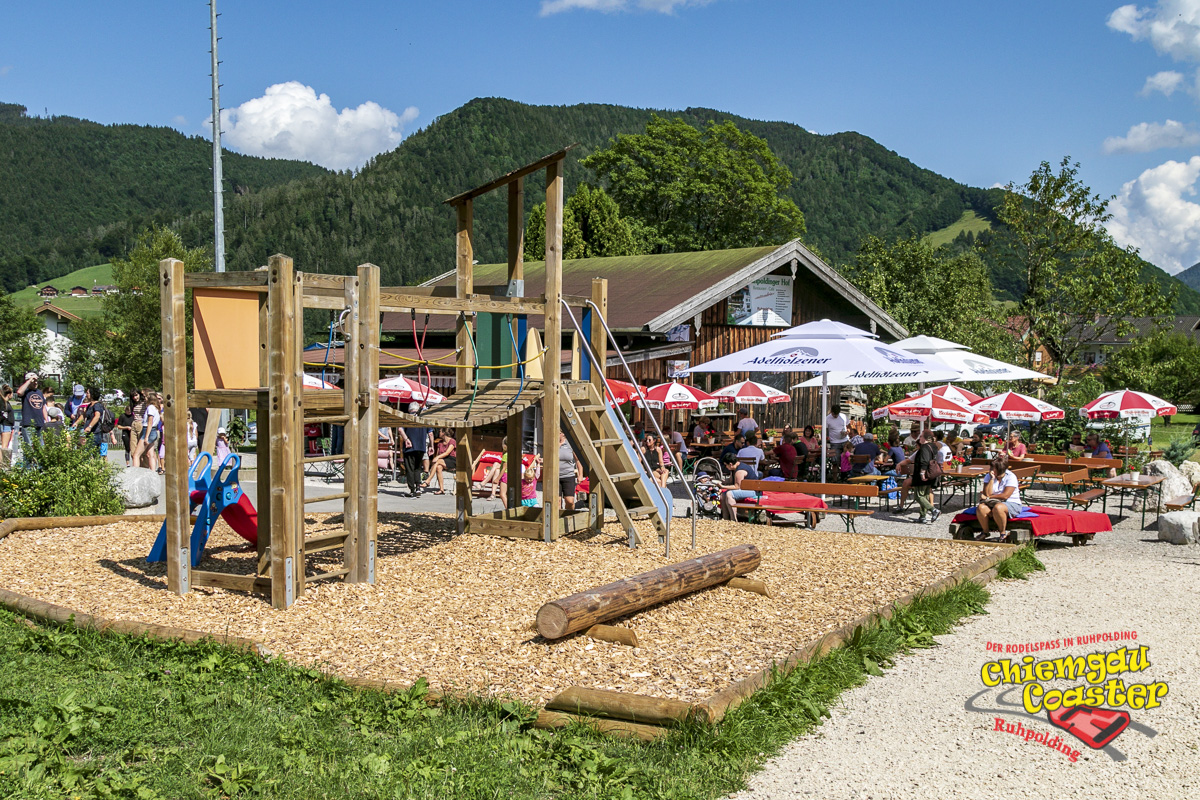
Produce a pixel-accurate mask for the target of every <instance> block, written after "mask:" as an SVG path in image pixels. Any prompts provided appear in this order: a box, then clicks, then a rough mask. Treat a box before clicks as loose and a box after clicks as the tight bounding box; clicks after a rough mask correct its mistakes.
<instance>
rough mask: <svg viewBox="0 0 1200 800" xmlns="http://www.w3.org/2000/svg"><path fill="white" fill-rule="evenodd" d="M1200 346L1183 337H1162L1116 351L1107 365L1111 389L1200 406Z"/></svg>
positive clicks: (1107, 385) (1135, 343) (1166, 334)
mask: <svg viewBox="0 0 1200 800" xmlns="http://www.w3.org/2000/svg"><path fill="white" fill-rule="evenodd" d="M1197 375H1200V344H1197V343H1196V342H1195V341H1194V340H1193V339H1192V338H1191V337H1189V336H1187V335H1185V334H1182V333H1160V334H1158V335H1156V336H1151V337H1149V338H1146V339H1142V340H1140V341H1137V342H1134V343H1133V344H1131V345H1129V346H1128V347H1123V348H1121V349H1120V350H1117V351H1116V352H1115V353H1113V354H1112V356H1110V357H1109V359H1108V361H1107V363H1106V364H1105V365H1104V370H1103V376H1104V383H1105V386H1106V387H1107V388H1109V389H1136V390H1138V391H1143V392H1149V393H1150V394H1153V395H1156V396H1158V397H1161V398H1163V399H1164V400H1167V401H1170V402H1171V403H1174V404H1176V405H1180V404H1190V405H1196V404H1200V382H1198V381H1197V380H1196V376H1197Z"/></svg>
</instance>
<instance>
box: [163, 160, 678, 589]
mask: <svg viewBox="0 0 1200 800" xmlns="http://www.w3.org/2000/svg"><path fill="white" fill-rule="evenodd" d="M569 149H570V148H566V149H563V150H560V151H558V152H555V153H552V154H550V155H548V156H546V157H545V158H542V159H539V160H538V161H535V162H533V163H531V164H528V165H526V166H524V167H522V168H520V169H517V170H514V171H513V172H510V173H508V174H506V175H504V176H502V177H500V178H497V179H496V180H494V181H491V182H489V183H487V184H484V185H483V186H480V187H477V188H475V189H472V190H470V191H467V192H464V193H462V194H459V195H456V196H455V197H452V198H450V199H449V200H447V201H446V202H447V204H449V205H451V206H452V207H453V208H454V209H455V212H456V216H457V236H456V274H457V280H456V285H455V286H454V287H453V291H452V292H451V291H450V287H446V288H444V289H443V288H438V287H432V288H431V287H418V286H401V287H385V288H381V287H380V285H379V280H380V279H379V268H378V267H376V266H374V265H372V264H364V265H362V266H359V267H358V269H357V272H356V274H353V275H328V274H315V273H305V272H301V271H299V270H296V269H295V268H294V265H293V263H292V260H291V259H290V258H288V257H287V256H283V255H276V256H272V257H271V259H270V262H269V264H268V266H267V267H265V268H260V269H259V270H255V271H252V272H226V273H203V274H201V273H185V270H184V264H183V263H182V262H181V261H178V260H175V259H167V260H164V261H162V262H161V263H160V265H159V272H160V279H161V280H160V289H161V300H162V319H163V325H162V345H163V396H164V410H163V418H164V425H165V426H166V427H167V429H168V430H170V431H181V430H184V429H185V428H186V414H187V409H188V408H189V407H210V408H228V409H247V410H255V411H256V413H257V420H258V440H257V456H258V474H259V487H260V490H259V495H258V503H259V508H258V531H259V535H258V544H257V547H258V569H257V572H256V574H254V575H231V574H227V573H218V572H208V571H203V570H199V569H192V568H190V561H189V558H188V548H189V541H188V531H189V529H190V525H189V517H190V507H189V501H190V498H189V495H188V482H187V474H188V455H187V443H186V440H185V438H184V437H182V436H168V437H167V442H166V463H165V468H166V474H167V491H166V545H167V546H166V557H167V581H168V588H169V589H170V590H171V591H173V592H176V593H179V594H186V593H187V592H188V591H189V590H190V589H191V588H192V587H197V586H214V587H221V588H225V589H236V590H244V591H267V592H269V593H270V595H271V603H272V605H274V606H275V607H276V608H288V607H290V606H291V605H292V604H293V603H294V602H295V601H296V599H297V598H299V597H301V596H303V594H304V592H305V586H306V585H308V584H311V583H314V582H316V581H323V580H343V581H346V582H349V583H364V582H365V583H374V582H375V574H376V570H375V559H376V537H377V503H378V473H377V470H376V437H377V429H378V428H379V427H381V426H382V427H404V426H436V427H444V428H452V429H455V431H456V436H455V438H456V439H457V441H458V451H457V462H458V465H459V467H458V469H457V471H456V479H455V482H456V485H455V503H456V522H457V530H458V532H459V533H460V534H463V533H480V534H492V535H500V536H510V537H519V538H526V539H538V538H541V539H543V540H544V541H546V542H551V541H554V540H555V539H557V538H558V537H560V536H562V535H564V534H567V533H573V532H577V531H582V530H598V529H599V527H600V526H601V525H602V524H603V520H604V509H605V507H606V505H607V506H609V507H611V508H612V509H613V510H614V511H615V513H616V515H617V518H618V520H619V521H620V523H621V525H622V527H623V528H624V529H625V531H626V532H627V534H628V536H629V543H630V545H631V546H636V545H637V544H638V543H639V541H640V538H639V535H638V532H637V528H636V526H635V524H634V521H633V520H634V518H635V517H639V516H646V517H649V519H650V522H651V524H652V525H653V527H654V529H655V531H656V532H657V533H658V535H659V538H660V540H663V541H665V542H666V543H667V546H668V548H669V527H668V526H669V524H670V521H669V520H670V500H669V498H668V497H667V496H666V495H665V494H664V493H662V492H659V490H658V489H657V488H656V487H653V481H651V480H649V479H648V477H647V474H646V465H645V463H644V461H640V460H639V458H640V456H639V453H638V451H637V450H636V445H635V444H634V443H633V441H632V436H631V434H630V432H629V431H628V429H627V428H625V427H624V423H623V418H621V417H620V415H619V414H618V413H616V412H614V411H612V410H611V408H610V407H609V404H608V403H607V402H605V400H604V398H605V395H606V382H605V379H604V368H605V364H606V361H607V353H608V342H609V335H610V334H609V332H608V329H607V324H606V321H605V320H606V316H607V313H606V312H607V282H606V281H604V280H596V281H593V284H592V293H591V295H590V296H569V295H564V294H563V292H562V211H563V174H562V171H563V164H564V157H565V155H566V152H567V150H569ZM541 170H545V174H546V290H545V294H544V295H542V296H540V297H525V296H523V294H524V292H523V289H524V265H523V255H522V254H523V250H524V220H523V203H524V179H525V177H526V176H528V175H530V174H532V173H535V172H538V171H541ZM499 189H505V190H506V192H507V199H508V282H507V284H506V285H501V286H475V284H474V280H473V260H474V247H473V237H474V231H473V207H474V201H475V199H476V198H478V197H480V196H481V195H484V194H487V193H489V192H492V191H495V190H499ZM188 290H191V292H192V295H193V297H192V302H193V312H194V313H193V333H194V337H193V339H194V348H195V353H194V363H195V370H194V373H195V377H194V384H195V385H194V389H193V390H192V391H191V392H189V391H188V390H187V387H188V374H187V345H186V342H187V337H186V333H187V331H186V319H187V295H186V292H187V291H188ZM306 308H317V309H329V310H334V311H339V312H342V321H341V323H340V324H341V326H342V333H343V335H344V337H345V339H346V347H345V352H346V357H345V364H344V373H343V382H342V388H341V389H312V388H307V387H305V386H304V385H303V358H302V349H303V346H304V342H303V317H304V309H306ZM564 308H565V309H566V310H567V313H568V315H569V316H570V318H571V319H572V320H575V315H574V312H572V311H571V309H573V308H577V309H579V310H580V311H581V312H582V314H581V316H582V320H583V321H582V325H578V323H577V336H576V341H578V340H579V339H584V340H585V341H583V342H582V343H581V344H580V346H579V348H578V352H577V355H576V360H577V362H578V363H580V364H581V368H580V377H581V380H578V381H572V380H562V378H561V363H562V349H563V348H562V339H563V310H564ZM388 311H391V312H410V313H413V314H415V313H417V312H424V313H427V314H454V315H457V356H456V363H455V374H456V387H457V388H456V391H455V393H454V394H453V395H452V396H450V397H448V398H446V400H445V402H442V403H439V404H437V405H436V406H435V407H432V408H430V409H428V410H425V411H423V412H422V413H418V414H408V413H405V412H402V411H400V410H399V409H397V408H392V407H389V406H387V405H386V404H384V403H381V402H380V399H379V387H378V384H379V346H380V345H379V336H380V315H381V313H382V312H388ZM537 316H540V317H542V318H543V330H542V334H541V337H540V338H541V341H542V342H543V343H544V346H542V347H541V349H540V350H538V349H537V346H536V340H537V337H536V336H531V335H530V334H531V332H532V329H531V328H529V326H528V322H529V319H530V318H531V317H537ZM514 323H515V326H514ZM489 326H490V328H491V329H492V330H493V331H494V332H495V334H496V336H495V337H494V338H493V341H497V340H498V339H499V338H500V335H501V334H502V333H503V332H504V331H505V329H507V332H508V334H509V344H508V345H506V346H505V347H504V348H503V352H504V353H505V354H507V355H508V356H509V358H507V359H503V360H506V361H507V362H509V363H505V364H487V363H480V361H481V359H480V358H479V355H478V348H477V346H476V338H475V337H476V335H477V333H478V332H479V331H480V330H481V329H483V328H484V327H489ZM530 351H533V355H532V356H530V355H529V353H530ZM493 352H495V349H494V348H493ZM425 363H428V362H425ZM439 363H444V362H439ZM420 365H421V364H420V363H416V364H414V366H416V367H418V368H419V367H420ZM526 365H532V367H538V368H537V369H533V368H531V369H527V368H526ZM481 373H486V375H481ZM529 373H534V374H529ZM539 376H540V379H539ZM535 405H540V407H541V443H542V448H543V459H544V460H543V465H542V476H541V479H542V484H543V500H542V506H541V507H540V508H527V507H522V506H521V504H520V477H519V476H520V475H521V473H522V471H523V468H522V464H521V455H522V453H521V450H522V448H521V447H520V446H519V443H520V442H521V441H522V433H523V416H522V415H523V412H524V411H526V410H527V409H530V408H531V407H533V406H535ZM502 420H507V431H508V441H509V442H512V443H517V444H516V445H515V446H512V447H510V448H509V451H508V461H507V471H508V475H509V479H508V491H509V497H508V508H507V509H506V510H504V511H500V512H495V513H492V514H479V515H477V514H474V513H473V510H472V502H471V473H470V470H469V468H468V465H470V464H471V463H472V461H473V454H472V452H471V445H470V442H469V438H470V437H469V436H465V435H463V433H464V430H465V429H468V428H473V427H477V426H480V425H484V424H491V423H496V422H500V421H502ZM306 423H307V424H311V423H329V424H334V425H343V426H345V443H346V445H345V450H346V452H345V454H336V455H314V456H306V455H305V453H304V448H303V442H304V438H303V431H304V425H305V424H306ZM563 423H565V428H564V427H563ZM560 430H565V431H567V433H568V436H569V438H570V439H571V440H572V442H573V444H574V445H575V451H576V453H577V455H578V457H579V462H580V469H581V471H582V470H583V469H584V468H586V473H587V476H588V478H589V479H590V486H591V493H590V498H589V503H588V507H587V508H586V509H581V510H575V511H569V512H567V511H564V510H562V509H560V508H559V501H560V497H559V494H560V492H559V460H558V440H559V431H560ZM332 460H344V462H345V464H344V466H345V484H344V487H343V491H341V492H336V493H333V494H325V495H321V496H318V497H305V496H304V480H303V470H304V467H305V465H306V464H311V463H314V462H318V461H332ZM264 489H265V491H264ZM339 499H340V500H342V501H343V529H342V530H341V531H338V532H335V533H325V534H322V535H319V536H310V537H306V536H305V531H304V506H305V504H307V503H315V502H321V501H328V500H339ZM339 549H340V550H341V552H342V566H341V567H340V568H339V569H333V570H329V571H326V572H321V573H312V574H309V572H307V571H306V569H305V557H306V556H307V555H312V554H314V553H330V552H332V551H337V550H339Z"/></svg>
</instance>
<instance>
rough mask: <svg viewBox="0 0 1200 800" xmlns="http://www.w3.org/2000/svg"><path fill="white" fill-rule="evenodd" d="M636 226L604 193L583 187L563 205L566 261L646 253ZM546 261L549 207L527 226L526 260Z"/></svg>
mask: <svg viewBox="0 0 1200 800" xmlns="http://www.w3.org/2000/svg"><path fill="white" fill-rule="evenodd" d="M635 231H636V226H635V225H634V224H633V223H631V222H630V221H629V220H627V219H625V218H623V217H622V216H621V209H619V208H618V207H617V204H616V201H614V200H613V199H612V198H611V197H609V196H608V194H607V193H605V191H604V190H603V189H599V188H596V187H592V186H588V185H587V184H581V185H580V186H579V188H578V189H576V190H575V193H574V194H572V195H571V196H570V197H569V198H568V199H567V202H566V203H564V204H563V258H601V257H603V256H632V255H637V254H638V253H642V252H645V250H644V249H643V247H642V243H641V242H640V241H639V239H638V236H637V233H636V232H635ZM545 257H546V204H545V203H538V204H537V205H536V206H534V207H533V209H532V210H531V211H530V212H529V220H528V222H527V223H526V225H525V258H527V259H528V260H530V261H541V260H542V259H544V258H545Z"/></svg>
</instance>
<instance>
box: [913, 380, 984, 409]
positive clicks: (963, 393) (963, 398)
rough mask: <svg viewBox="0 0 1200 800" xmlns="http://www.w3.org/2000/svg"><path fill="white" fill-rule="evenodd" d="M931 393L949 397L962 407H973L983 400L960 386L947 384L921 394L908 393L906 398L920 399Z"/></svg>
mask: <svg viewBox="0 0 1200 800" xmlns="http://www.w3.org/2000/svg"><path fill="white" fill-rule="evenodd" d="M931 392H932V393H933V394H936V395H938V396H939V397H949V398H950V399H951V400H953V401H954V402H956V403H962V404H963V405H964V406H973V405H975V404H976V403H978V402H979V401H980V400H982V399H983V396H982V395H978V394H975V393H974V392H971V391H967V390H966V389H964V388H962V387H961V386H953V385H951V384H949V383H947V384H946V385H945V386H938V387H936V388H933V389H926V390H925V391H923V392H922V391H916V392H909V393H908V395H907V396H908V397H920V396H921V395H923V394H929V393H931Z"/></svg>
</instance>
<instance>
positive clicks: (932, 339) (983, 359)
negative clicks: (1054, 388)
mask: <svg viewBox="0 0 1200 800" xmlns="http://www.w3.org/2000/svg"><path fill="white" fill-rule="evenodd" d="M895 346H896V347H899V348H900V349H902V350H907V351H909V352H910V353H918V354H921V355H927V356H929V357H930V358H931V360H935V361H937V362H939V363H941V364H943V365H945V366H947V367H949V368H950V369H956V370H958V371H959V372H960V373H961V375H960V376H959V377H958V378H956V379H955V380H956V381H958V382H960V383H962V382H965V381H1022V380H1035V381H1045V380H1052V378H1050V376H1049V375H1045V374H1043V373H1041V372H1035V371H1034V370H1031V369H1025V367H1018V366H1017V365H1016V364H1009V363H1006V362H1004V361H998V360H997V359H994V358H988V357H987V356H981V355H979V354H978V353H972V352H971V351H970V349H968V348H967V347H965V346H964V345H961V344H956V343H955V342H951V341H947V340H946V339H939V338H937V337H936V336H913V337H910V338H908V339H901V340H900V341H898V342H896V345H895Z"/></svg>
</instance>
